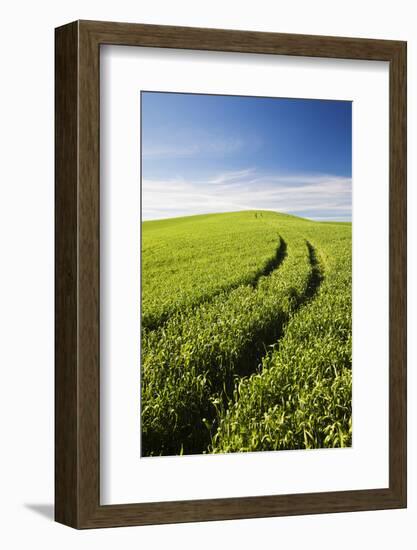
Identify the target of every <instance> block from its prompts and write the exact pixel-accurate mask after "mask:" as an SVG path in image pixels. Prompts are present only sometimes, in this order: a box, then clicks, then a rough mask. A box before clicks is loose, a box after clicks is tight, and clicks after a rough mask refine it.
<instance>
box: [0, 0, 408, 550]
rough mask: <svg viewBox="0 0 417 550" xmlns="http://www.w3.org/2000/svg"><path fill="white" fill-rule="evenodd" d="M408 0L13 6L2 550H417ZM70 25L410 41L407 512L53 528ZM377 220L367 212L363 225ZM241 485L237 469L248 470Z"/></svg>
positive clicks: (7, 75) (5, 62)
mask: <svg viewBox="0 0 417 550" xmlns="http://www.w3.org/2000/svg"><path fill="white" fill-rule="evenodd" d="M414 5H415V3H414V2H412V1H411V0H410V1H407V0H396V1H395V2H393V1H391V2H388V1H386V0H381V1H379V2H372V1H371V0H360V1H357V0H350V1H349V2H334V0H332V1H328V0H316V1H315V2H311V1H309V0H298V1H294V2H291V3H290V2H285V3H284V2H281V3H279V2H278V1H277V0H272V1H268V0H258V1H257V2H255V3H253V2H250V3H249V2H248V3H246V4H245V3H244V2H242V0H229V1H228V2H225V1H224V0H211V1H210V2H204V3H201V2H193V1H191V0H175V1H173V2H172V1H169V0H166V1H163V0H152V1H151V0H149V1H148V2H146V1H144V2H140V3H139V2H132V1H128V0H112V1H109V0H101V1H99V0H83V1H81V0H72V1H71V2H69V1H61V2H55V3H52V2H45V1H42V0H41V1H40V2H29V1H28V0H27V1H22V0H20V1H19V0H15V1H14V2H13V3H12V2H8V3H7V4H6V3H4V4H3V5H2V7H1V11H0V14H1V20H2V30H1V33H0V42H1V44H0V45H1V47H0V52H1V65H0V97H1V101H0V147H1V152H2V155H1V157H0V159H1V160H0V172H1V175H0V186H1V201H0V365H1V369H2V375H3V376H2V380H1V383H0V419H1V420H0V438H1V453H0V517H1V519H2V521H1V524H2V526H1V529H0V544H1V545H2V547H3V548H7V549H8V550H9V549H14V548H25V547H29V546H30V547H35V548H37V547H41V546H42V547H44V548H47V549H52V548H60V549H62V550H65V549H67V548H68V549H70V548H71V549H72V548H74V547H75V546H76V547H77V548H91V547H92V545H94V546H95V547H97V548H101V549H103V550H104V549H107V548H109V549H110V548H112V549H114V548H117V547H118V548H123V549H129V548H137V547H138V546H139V545H141V547H142V548H145V547H149V548H152V549H154V548H159V547H165V546H169V547H170V548H181V550H184V549H187V548H196V547H198V548H203V549H204V548H212V547H214V546H215V547H220V548H224V547H227V546H232V547H239V548H253V547H263V546H265V547H271V546H278V545H279V546H283V547H284V546H288V547H290V548H295V549H298V548H303V547H308V548H309V549H316V548H317V549H318V548H320V549H321V550H325V549H330V548H334V547H337V548H338V549H339V550H342V549H349V550H352V548H355V547H358V548H364V547H366V546H368V545H371V546H372V547H373V548H378V549H379V550H383V549H386V548H392V547H394V546H395V547H398V548H401V549H411V548H415V546H416V537H417V535H416V520H417V475H416V473H417V376H416V371H415V366H416V364H417V338H415V334H416V331H417V292H416V289H417V285H416V284H414V281H416V280H417V190H416V186H415V180H416V176H417V173H416V170H417V157H416V155H415V151H416V148H417V119H416V114H417V112H416V105H417V101H416V97H417V32H416V31H417V17H416V15H417V13H415V12H416V11H417V10H415V8H414ZM74 19H103V20H110V21H112V20H113V21H129V22H141V23H156V24H173V25H188V26H204V27H218V28H236V29H251V30H258V31H278V32H294V33H308V34H330V35H339V36H357V37H372V38H391V39H401V40H408V48H409V49H408V55H409V57H408V59H409V63H408V70H409V72H408V90H409V93H408V97H409V119H408V137H409V165H408V166H409V172H408V174H409V197H408V204H409V223H408V227H409V340H410V343H409V508H408V509H407V510H398V511H383V512H364V513H355V514H333V515H324V516H309V517H293V518H272V519H260V520H245V521H229V522H215V523H204V524H189V525H187V524H184V525H176V526H155V527H141V528H125V529H107V530H101V531H84V532H77V531H74V530H72V529H69V528H66V527H63V526H61V525H58V524H55V523H53V522H52V515H53V510H52V502H53V445H54V442H53V276H54V270H53V265H54V263H53V262H54V255H53V222H54V218H53V199H54V193H53V170H54V168H53V165H54V157H53V155H54V146H53V141H54V133H53V132H54V130H53V128H54V111H53V103H54V42H53V41H54V27H55V26H58V25H61V24H64V23H67V22H69V21H72V20H74ZM371 218H372V212H370V219H371ZM242 476H244V472H242Z"/></svg>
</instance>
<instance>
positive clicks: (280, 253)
mask: <svg viewBox="0 0 417 550" xmlns="http://www.w3.org/2000/svg"><path fill="white" fill-rule="evenodd" d="M278 239H279V245H278V246H277V248H276V250H275V254H274V255H273V256H272V258H270V259H269V260H268V261H267V262H266V263H265V264H264V266H263V267H261V268H260V269H258V270H257V271H256V272H255V273H254V274H253V276H252V277H248V278H247V279H246V280H243V281H239V282H236V283H234V284H231V285H226V286H225V287H223V288H219V289H218V290H217V291H215V292H213V293H212V294H210V295H209V296H207V297H203V298H201V299H200V300H197V301H196V302H195V303H194V304H192V305H190V304H188V305H185V306H183V307H182V308H181V307H180V308H178V309H177V310H176V311H173V312H171V313H167V314H166V315H163V316H162V317H161V318H159V319H158V320H157V321H153V322H151V321H148V322H146V323H143V327H142V329H143V330H145V331H146V332H151V331H155V330H157V329H158V328H160V327H162V326H164V325H165V324H166V323H167V322H168V321H169V319H170V318H171V317H172V316H173V315H175V314H176V313H179V312H181V311H184V312H185V311H187V310H190V311H193V310H195V309H196V308H198V307H200V306H202V305H205V304H209V303H210V302H212V301H213V300H214V299H215V298H216V297H217V296H219V295H220V294H223V293H224V294H227V293H229V292H231V291H232V290H235V289H237V288H239V287H240V286H251V287H252V288H255V287H256V286H257V284H258V282H259V280H260V279H261V278H262V277H268V276H269V275H270V274H271V273H272V272H273V271H275V270H276V269H278V268H279V266H280V265H281V264H282V262H283V261H284V260H285V258H286V256H287V243H286V242H285V241H284V239H283V238H282V237H281V236H280V235H278Z"/></svg>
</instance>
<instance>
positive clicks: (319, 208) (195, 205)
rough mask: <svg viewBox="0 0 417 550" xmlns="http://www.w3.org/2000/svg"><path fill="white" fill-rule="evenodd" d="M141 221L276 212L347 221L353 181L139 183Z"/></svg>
mask: <svg viewBox="0 0 417 550" xmlns="http://www.w3.org/2000/svg"><path fill="white" fill-rule="evenodd" d="M142 201H143V202H142V217H143V219H144V220H146V219H156V218H169V217H174V216H189V215H193V214H206V213H211V212H229V211H235V210H253V209H262V210H275V211H278V212H285V213H290V214H291V213H292V214H296V215H300V216H303V217H308V218H312V219H317V220H318V219H328V220H331V219H340V220H350V219H351V203H352V182H351V179H350V178H346V177H340V176H331V175H311V174H299V175H294V174H292V175H282V174H260V173H258V172H257V171H256V170H254V169H246V170H240V171H235V172H224V173H221V174H217V175H215V176H213V177H210V178H207V179H205V180H201V181H188V180H184V179H176V180H175V179H173V180H168V179H167V180H152V179H144V180H143V181H142Z"/></svg>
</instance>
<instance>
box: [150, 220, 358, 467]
mask: <svg viewBox="0 0 417 550" xmlns="http://www.w3.org/2000/svg"><path fill="white" fill-rule="evenodd" d="M141 343H142V349H141V355H142V368H141V376H142V385H141V386H142V387H141V398H142V410H141V415H142V454H143V455H145V456H149V455H170V454H180V453H185V454H189V453H201V452H212V453H216V452H236V451H256V450H278V449H295V448H321V447H341V446H349V445H350V444H351V224H346V223H343V224H342V223H341V224H337V223H332V224H328V223H319V222H312V221H309V220H304V219H302V218H297V217H295V216H288V215H284V214H278V213H275V212H269V211H245V212H233V213H227V214H210V215H203V216H190V217H185V218H173V219H169V220H160V221H159V220H158V221H151V222H143V224H142V338H141Z"/></svg>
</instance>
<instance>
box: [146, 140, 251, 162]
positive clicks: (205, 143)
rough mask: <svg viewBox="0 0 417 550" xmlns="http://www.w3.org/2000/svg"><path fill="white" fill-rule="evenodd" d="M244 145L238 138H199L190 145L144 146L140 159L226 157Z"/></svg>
mask: <svg viewBox="0 0 417 550" xmlns="http://www.w3.org/2000/svg"><path fill="white" fill-rule="evenodd" d="M244 145H245V143H244V141H243V140H242V139H240V138H239V137H227V138H221V137H205V138H204V139H202V138H199V139H198V140H197V141H196V142H195V143H190V144H188V143H187V144H181V143H179V144H167V145H157V146H152V145H148V146H144V147H143V149H142V158H144V159H157V160H162V159H173V158H184V157H194V156H199V155H202V154H204V155H209V156H222V157H224V156H226V155H230V154H233V153H236V152H238V151H240V150H241V149H242V148H243V147H244Z"/></svg>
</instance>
